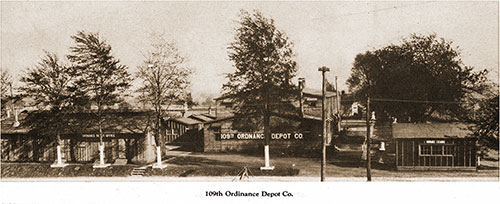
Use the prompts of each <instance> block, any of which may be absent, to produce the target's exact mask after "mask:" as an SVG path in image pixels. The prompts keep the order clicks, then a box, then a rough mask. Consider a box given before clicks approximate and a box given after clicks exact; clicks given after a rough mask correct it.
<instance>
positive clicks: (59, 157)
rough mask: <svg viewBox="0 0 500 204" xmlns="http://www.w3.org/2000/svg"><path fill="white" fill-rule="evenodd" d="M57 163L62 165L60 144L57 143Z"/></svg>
mask: <svg viewBox="0 0 500 204" xmlns="http://www.w3.org/2000/svg"><path fill="white" fill-rule="evenodd" d="M57 165H62V155H61V145H57Z"/></svg>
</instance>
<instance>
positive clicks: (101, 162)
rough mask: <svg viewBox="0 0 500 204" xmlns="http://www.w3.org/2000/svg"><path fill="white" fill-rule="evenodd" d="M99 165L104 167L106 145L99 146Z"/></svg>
mask: <svg viewBox="0 0 500 204" xmlns="http://www.w3.org/2000/svg"><path fill="white" fill-rule="evenodd" d="M99 164H100V165H101V166H104V145H101V144H99Z"/></svg>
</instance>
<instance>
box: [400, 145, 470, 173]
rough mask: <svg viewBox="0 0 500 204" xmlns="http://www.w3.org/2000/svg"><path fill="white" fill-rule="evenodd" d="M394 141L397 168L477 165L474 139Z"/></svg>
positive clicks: (442, 167) (449, 167)
mask: <svg viewBox="0 0 500 204" xmlns="http://www.w3.org/2000/svg"><path fill="white" fill-rule="evenodd" d="M430 142H432V143H430ZM394 143H395V144H394V145H395V149H396V161H395V162H396V167H397V168H398V169H452V168H453V169H468V168H472V169H475V168H476V165H477V161H476V157H477V156H476V151H477V149H476V141H475V140H474V139H468V138H455V139H436V138H432V139H396V140H395V141H394ZM424 146H425V147H424ZM430 146H432V147H433V149H430Z"/></svg>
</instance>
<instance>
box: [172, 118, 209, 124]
mask: <svg viewBox="0 0 500 204" xmlns="http://www.w3.org/2000/svg"><path fill="white" fill-rule="evenodd" d="M169 120H173V121H176V122H179V123H182V124H185V125H196V124H199V123H202V122H200V121H199V120H195V119H191V118H171V119H169Z"/></svg>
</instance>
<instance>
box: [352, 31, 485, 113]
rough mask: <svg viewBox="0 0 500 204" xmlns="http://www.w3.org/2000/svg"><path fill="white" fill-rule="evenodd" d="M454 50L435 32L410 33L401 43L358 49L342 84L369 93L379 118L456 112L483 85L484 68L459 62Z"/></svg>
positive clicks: (481, 89) (361, 96)
mask: <svg viewBox="0 0 500 204" xmlns="http://www.w3.org/2000/svg"><path fill="white" fill-rule="evenodd" d="M457 50H458V48H454V47H453V46H452V42H450V41H446V40H444V39H442V38H437V36H436V35H435V34H432V35H428V36H420V35H416V34H413V35H411V36H410V37H409V38H406V39H403V41H402V44H400V45H389V46H387V47H384V48H381V49H378V50H374V51H367V52H365V53H364V54H358V55H357V56H356V58H355V61H354V65H353V68H352V73H351V76H350V78H349V79H348V80H347V84H348V86H349V89H350V91H351V92H353V93H354V94H355V95H356V96H357V97H358V98H365V97H366V96H370V97H371V98H372V99H373V100H372V101H374V102H373V104H371V105H372V107H373V110H375V111H376V112H377V116H378V117H377V118H378V119H380V120H387V119H389V118H390V117H396V118H398V121H412V122H422V121H427V120H430V119H432V118H433V117H434V116H439V117H441V118H446V119H453V118H457V117H458V115H460V114H462V113H464V109H463V108H462V104H463V103H465V102H466V100H467V98H468V97H470V96H471V95H472V94H479V93H481V92H482V91H483V90H485V89H486V88H487V86H485V82H486V77H485V75H486V73H487V71H486V70H484V71H480V72H474V71H473V68H472V67H469V66H465V65H463V63H462V61H461V59H460V53H459V52H458V51H457ZM376 99H390V100H384V101H382V100H378V101H377V100H376ZM429 101H433V103H430V102H429ZM436 102H437V103H436Z"/></svg>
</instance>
